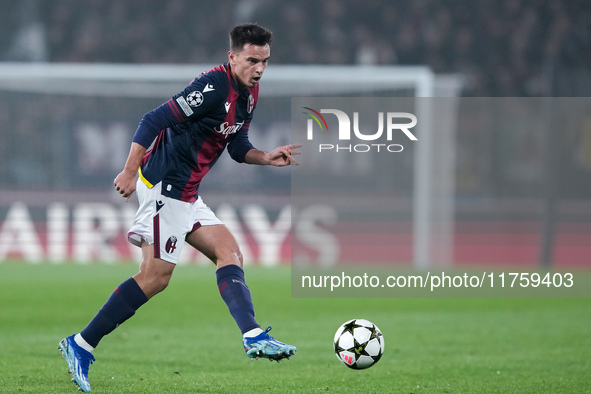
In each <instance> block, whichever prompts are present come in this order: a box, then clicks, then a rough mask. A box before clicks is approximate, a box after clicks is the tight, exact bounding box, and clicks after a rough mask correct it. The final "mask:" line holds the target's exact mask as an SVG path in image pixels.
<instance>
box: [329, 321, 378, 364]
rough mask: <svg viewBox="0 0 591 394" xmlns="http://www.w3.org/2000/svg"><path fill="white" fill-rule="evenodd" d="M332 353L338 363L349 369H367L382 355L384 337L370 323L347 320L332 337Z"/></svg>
mask: <svg viewBox="0 0 591 394" xmlns="http://www.w3.org/2000/svg"><path fill="white" fill-rule="evenodd" d="M334 352H335V354H336V356H337V358H338V359H339V361H340V362H342V363H343V364H345V365H346V366H347V367H349V368H352V369H365V368H369V367H371V366H372V365H374V364H375V363H377V362H378V361H379V360H380V357H382V354H383V353H384V336H383V335H382V332H381V331H380V329H379V328H378V327H377V326H376V325H375V324H373V323H372V322H370V321H367V320H365V319H353V320H349V321H348V322H346V323H344V324H343V325H342V326H340V327H339V329H338V330H337V332H336V333H335V335H334Z"/></svg>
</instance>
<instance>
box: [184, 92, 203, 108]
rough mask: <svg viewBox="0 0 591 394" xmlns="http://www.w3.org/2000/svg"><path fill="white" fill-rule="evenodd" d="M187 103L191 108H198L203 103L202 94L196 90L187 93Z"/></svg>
mask: <svg viewBox="0 0 591 394" xmlns="http://www.w3.org/2000/svg"><path fill="white" fill-rule="evenodd" d="M187 103H189V105H190V106H191V107H199V106H200V105H201V103H203V93H201V92H200V91H198V90H196V91H194V92H191V93H189V95H188V96H187Z"/></svg>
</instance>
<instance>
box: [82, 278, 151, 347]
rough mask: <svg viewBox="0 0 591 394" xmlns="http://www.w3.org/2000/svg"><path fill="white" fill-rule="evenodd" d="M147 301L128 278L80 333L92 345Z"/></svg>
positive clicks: (137, 286) (95, 344)
mask: <svg viewBox="0 0 591 394" xmlns="http://www.w3.org/2000/svg"><path fill="white" fill-rule="evenodd" d="M146 301H148V297H146V295H145V294H144V292H143V291H142V289H141V288H140V287H139V285H138V284H137V282H136V281H135V279H133V278H129V279H127V280H126V281H125V282H123V283H121V284H120V285H119V287H117V288H116V289H115V290H114V291H113V293H112V294H111V296H110V297H109V299H108V300H107V302H105V304H104V305H103V306H102V308H101V309H100V310H99V311H98V313H97V314H96V316H95V317H94V318H93V319H92V320H91V322H90V323H88V325H87V326H86V328H84V330H82V331H81V332H80V335H81V336H82V338H84V340H85V341H86V342H88V344H89V345H90V346H92V347H96V346H97V345H98V343H99V341H100V340H101V339H102V338H103V337H104V336H105V335H107V334H108V333H110V332H111V331H113V330H114V329H115V328H117V326H119V325H120V324H121V323H123V322H124V321H125V320H127V319H129V318H130V317H132V316H133V315H134V314H135V311H136V310H137V309H138V308H139V307H140V306H142V305H143V304H145V303H146Z"/></svg>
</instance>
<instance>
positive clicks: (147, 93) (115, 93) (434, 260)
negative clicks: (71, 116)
mask: <svg viewBox="0 0 591 394" xmlns="http://www.w3.org/2000/svg"><path fill="white" fill-rule="evenodd" d="M214 66H216V65H214V64H191V65H164V64H153V65H136V64H133V65H132V64H51V63H49V64H48V63H0V101H2V100H7V101H9V100H11V95H19V96H20V97H22V96H23V95H30V96H29V97H32V96H33V95H36V96H38V95H42V96H44V97H51V96H55V97H60V98H64V97H69V98H72V101H76V100H82V99H80V98H79V97H80V96H86V97H93V98H107V99H108V98H113V99H118V100H119V99H121V100H127V101H129V100H143V101H142V102H143V103H145V102H150V103H158V102H163V101H164V100H165V99H166V98H168V97H170V96H171V95H172V94H174V93H176V92H178V91H180V90H181V89H182V88H183V87H184V86H186V85H187V84H188V83H189V82H190V81H191V80H192V79H193V78H195V77H196V76H197V75H198V74H199V73H200V72H203V71H205V70H208V69H211V68H213V67H214ZM460 90H461V82H460V79H459V78H458V77H456V76H453V75H452V76H449V75H448V76H439V75H436V74H434V73H433V71H432V70H431V69H430V68H428V67H426V66H323V65H272V66H271V67H269V68H268V69H267V70H266V71H265V77H264V80H263V84H262V88H261V93H260V100H268V102H269V103H270V104H269V105H270V106H274V107H273V108H272V110H271V114H265V113H264V112H267V111H260V112H261V113H257V114H256V118H257V120H260V119H265V117H270V118H272V119H271V120H270V122H271V121H272V122H274V124H277V123H279V122H284V123H289V110H288V109H287V110H286V109H284V108H282V106H285V105H288V104H287V103H288V101H289V98H290V97H294V96H298V97H304V96H337V97H347V96H355V97H363V95H365V94H367V95H372V96H383V97H386V96H400V97H402V96H404V97H413V96H414V97H415V103H416V106H415V108H416V115H417V118H418V119H419V122H420V130H421V134H420V141H419V143H418V144H417V145H416V151H415V155H414V158H413V160H414V164H413V171H414V175H413V176H414V182H413V190H412V193H411V194H412V226H413V230H412V232H413V234H412V244H413V245H412V249H413V254H412V256H413V257H412V260H413V265H414V266H415V267H417V268H426V267H429V266H430V265H433V264H435V265H446V264H449V263H451V260H452V254H453V221H454V204H453V199H454V162H453V160H454V158H453V156H454V138H455V135H454V128H455V124H454V122H455V115H456V113H457V108H455V107H454V102H455V101H454V100H446V101H445V103H444V104H441V102H439V101H437V102H436V101H434V100H433V98H434V97H448V98H450V97H456V96H458V95H459V94H460ZM77 97H78V99H77ZM282 100H283V101H282ZM49 101H50V100H49ZM144 105H146V104H142V106H139V105H138V108H143V109H144V110H145V111H147V110H149V109H150V108H147V107H144ZM266 107H267V106H266ZM267 108H268V107H267ZM74 111H75V110H74ZM134 111H136V112H137V111H140V109H134ZM99 116H100V115H99ZM103 116H105V117H107V116H109V114H108V113H105V114H103ZM286 117H287V119H285V118H286ZM281 118H283V119H281ZM138 120H139V119H138ZM253 126H254V125H253ZM254 127H256V126H254ZM282 132H283V133H284V135H283V137H277V136H273V138H284V139H289V131H288V130H283V131H282ZM2 133H3V134H6V133H10V129H6V130H4V131H3V132H2ZM4 138H9V137H6V136H4ZM51 160H54V161H55V160H57V159H56V158H52V159H51ZM63 167H65V165H61V166H59V168H63ZM222 171H223V170H222ZM245 171H247V170H245ZM240 174H241V173H239V175H240ZM272 174H273V175H275V173H272ZM64 177H67V175H64ZM64 182H65V181H64ZM208 182H210V181H209V180H208ZM212 182H214V183H213V185H214V186H215V185H216V184H215V181H212ZM50 187H51V185H50Z"/></svg>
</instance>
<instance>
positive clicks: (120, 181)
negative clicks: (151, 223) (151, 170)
mask: <svg viewBox="0 0 591 394" xmlns="http://www.w3.org/2000/svg"><path fill="white" fill-rule="evenodd" d="M145 153H146V148H145V147H144V146H142V145H140V144H138V143H137V142H132V143H131V149H130V150H129V155H128V156H127V161H126V162H125V167H124V168H123V171H121V172H120V173H119V175H117V177H116V178H115V180H114V181H113V184H114V185H115V189H117V191H118V192H119V193H120V194H121V195H122V196H123V197H125V198H127V199H128V200H129V197H130V196H131V195H132V194H133V192H134V191H135V182H136V174H137V170H138V168H139V166H140V163H141V161H142V158H143V157H144V154H145Z"/></svg>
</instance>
